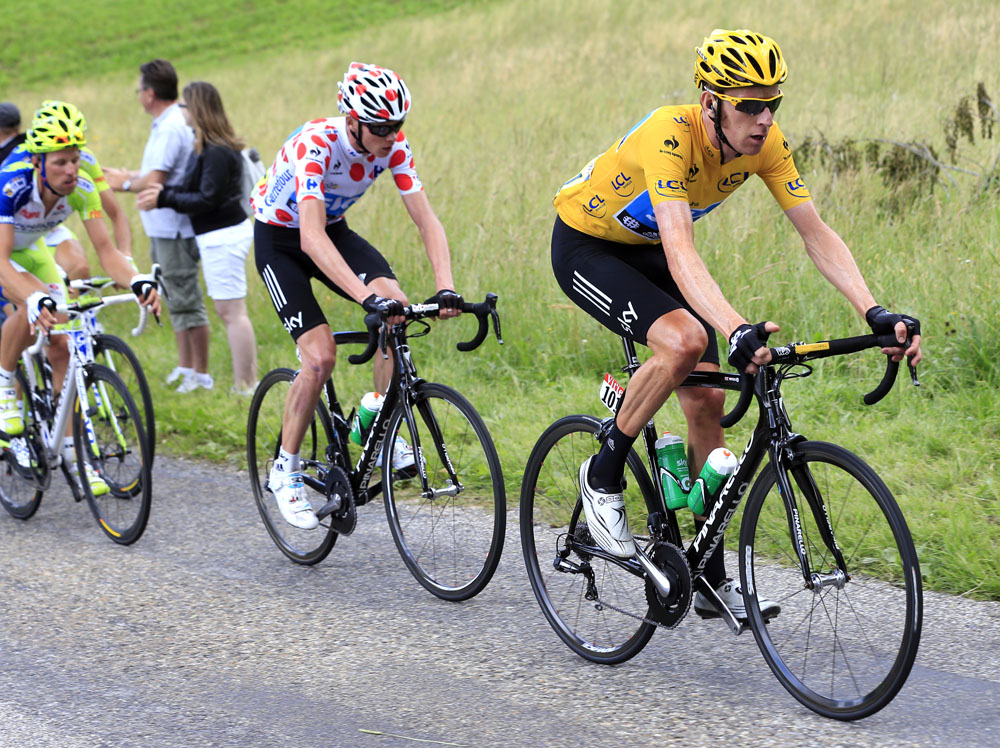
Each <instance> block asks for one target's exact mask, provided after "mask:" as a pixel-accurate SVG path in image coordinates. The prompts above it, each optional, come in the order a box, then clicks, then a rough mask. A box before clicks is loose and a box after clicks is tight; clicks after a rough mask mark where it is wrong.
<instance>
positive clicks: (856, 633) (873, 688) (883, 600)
mask: <svg viewBox="0 0 1000 748" xmlns="http://www.w3.org/2000/svg"><path fill="white" fill-rule="evenodd" d="M794 450H795V459H794V461H793V462H792V464H791V467H790V469H789V470H788V480H789V483H790V485H791V488H792V493H793V494H794V496H793V500H794V505H795V508H796V511H795V512H793V513H789V512H788V511H787V509H786V504H785V501H783V500H782V497H781V495H780V492H779V490H778V488H777V482H776V476H775V470H774V467H773V465H769V466H768V467H767V468H766V469H765V470H764V471H763V472H762V473H761V474H760V476H759V477H758V479H757V481H756V482H755V483H754V486H753V489H752V490H751V492H750V496H749V498H748V499H747V506H746V509H745V511H744V514H743V523H742V528H741V530H740V547H741V551H742V552H741V553H740V578H741V580H742V583H743V589H744V591H745V593H744V595H745V598H746V603H747V610H748V612H749V619H750V627H751V628H752V629H753V632H754V636H755V637H756V639H757V644H758V645H759V646H760V650H761V653H762V654H763V655H764V659H765V660H766V661H767V664H768V665H769V666H770V668H771V670H772V671H773V672H774V674H775V676H777V678H778V680H779V681H780V682H781V684H782V685H783V686H784V687H785V688H786V689H788V691H789V692H790V693H791V694H792V695H793V696H794V697H795V698H796V699H798V700H799V701H800V702H801V703H802V704H804V705H805V706H807V707H809V708H810V709H812V710H813V711H815V712H817V713H819V714H822V715H823V716H825V717H831V718H833V719H841V720H854V719H860V718H862V717H867V716H869V715H871V714H874V713H875V712H877V711H878V710H879V709H882V708H883V707H884V706H885V705H886V704H888V703H889V702H890V701H891V700H892V698H893V697H894V696H895V695H896V694H897V693H898V692H899V689H900V688H901V687H902V686H903V683H904V682H905V681H906V678H907V676H908V675H909V672H910V668H911V667H912V665H913V660H914V658H915V657H916V655H917V647H918V645H919V643H920V628H921V618H922V607H923V596H922V595H923V593H922V586H921V579H920V568H919V565H918V562H917V554H916V551H915V550H914V547H913V541H912V540H911V538H910V533H909V530H908V529H907V527H906V521H905V520H904V519H903V515H902V513H901V512H900V510H899V507H898V506H897V505H896V501H895V499H893V497H892V494H891V493H890V492H889V489H888V488H886V486H885V484H884V483H883V482H882V481H881V480H880V479H879V477H878V476H877V475H876V474H875V472H874V471H873V470H872V469H871V468H870V467H868V465H866V464H865V463H864V462H863V461H862V460H861V459H860V458H858V457H857V456H855V455H854V454H852V453H850V452H848V451H847V450H845V449H843V448H841V447H838V446H836V445H833V444H827V443H825V442H802V443H800V444H796V445H795V446H794ZM825 517H829V526H831V527H832V528H833V534H834V538H835V542H829V541H828V540H825V539H824V537H823V533H822V530H823V529H824V528H825V527H826V525H827V522H826V521H825ZM796 522H797V523H800V524H801V527H802V533H803V537H804V540H805V548H804V550H805V553H806V555H807V557H808V560H809V573H810V575H811V579H812V581H813V583H814V584H813V585H812V586H813V588H812V589H809V588H806V587H805V585H804V580H803V576H802V570H801V567H800V565H799V560H798V556H797V555H796V553H795V551H794V545H793V542H792V538H791V534H790V532H791V531H790V527H792V526H793V523H796ZM835 547H839V551H840V553H841V555H842V558H843V559H844V562H845V566H846V571H847V573H846V575H845V574H843V573H842V571H841V570H840V569H839V565H838V562H837V559H836V553H835V551H834V548H835ZM816 582H822V584H816ZM761 598H769V599H771V600H774V601H776V602H778V603H779V604H780V605H781V612H780V614H779V615H778V616H776V617H774V618H772V619H771V620H770V621H769V622H768V623H767V624H765V623H764V620H763V618H762V617H761V614H760V607H759V605H758V599H761Z"/></svg>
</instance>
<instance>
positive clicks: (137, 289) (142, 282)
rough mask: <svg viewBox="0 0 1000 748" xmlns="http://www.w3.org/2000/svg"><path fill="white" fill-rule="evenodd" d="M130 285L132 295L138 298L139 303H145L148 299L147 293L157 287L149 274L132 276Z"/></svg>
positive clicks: (154, 279)
mask: <svg viewBox="0 0 1000 748" xmlns="http://www.w3.org/2000/svg"><path fill="white" fill-rule="evenodd" d="M130 285H131V286H132V293H134V294H135V295H136V296H137V297H139V300H140V301H145V300H146V299H147V298H148V297H149V292H150V291H151V290H153V289H154V288H158V287H159V284H158V283H157V282H156V278H154V277H153V276H152V274H149V273H136V274H135V275H133V276H132V280H131V281H130Z"/></svg>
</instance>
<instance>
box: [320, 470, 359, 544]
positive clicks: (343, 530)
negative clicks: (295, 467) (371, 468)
mask: <svg viewBox="0 0 1000 748" xmlns="http://www.w3.org/2000/svg"><path fill="white" fill-rule="evenodd" d="M334 494H340V501H341V504H340V509H338V510H337V511H335V512H332V513H331V514H330V526H331V527H332V528H333V529H334V531H335V532H337V533H339V534H340V535H350V534H351V533H352V532H354V527H355V526H356V525H357V522H358V511H357V508H356V507H355V505H354V491H353V489H352V488H351V479H350V478H348V477H347V473H346V472H345V471H344V469H343V468H341V467H338V466H336V465H332V466H330V468H329V472H328V473H327V474H326V495H327V497H331V496H333V495H334Z"/></svg>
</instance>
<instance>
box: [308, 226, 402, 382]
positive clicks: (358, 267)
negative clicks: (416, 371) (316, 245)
mask: <svg viewBox="0 0 1000 748" xmlns="http://www.w3.org/2000/svg"><path fill="white" fill-rule="evenodd" d="M327 234H328V235H329V237H330V240H331V241H332V242H333V244H334V246H335V247H336V248H337V250H338V251H339V252H340V255H341V256H342V257H343V258H344V262H346V263H347V265H348V267H350V268H351V270H353V271H354V273H355V274H356V275H357V276H358V278H360V279H361V281H362V282H363V283H364V284H365V285H366V286H367V287H368V288H369V289H370V290H371V292H372V293H374V294H378V295H379V296H384V297H386V298H390V299H399V300H400V301H402V302H403V303H404V304H408V303H409V301H408V300H407V298H406V294H404V293H403V291H402V289H401V288H400V287H399V282H398V281H397V280H396V276H395V275H394V274H393V272H392V268H391V267H390V266H389V262H388V261H387V260H386V259H385V257H383V256H382V253H381V252H379V251H378V250H377V249H376V248H375V247H373V246H372V245H371V244H370V243H369V242H368V240H367V239H365V238H364V237H363V236H361V235H360V234H358V233H357V232H355V231H352V230H351V229H350V228H349V227H348V225H347V221H346V220H340V221H337V223H334V224H331V225H330V226H328V227H327ZM327 285H328V286H330V288H331V289H332V290H334V291H336V292H337V293H339V294H340V295H341V296H344V294H343V292H341V291H340V289H339V288H337V287H336V286H334V285H332V284H329V283H328V284H327ZM345 298H348V297H346V296H345ZM388 353H389V358H388V359H385V358H382V356H381V355H379V356H375V357H374V364H373V372H372V374H373V381H374V385H375V391H376V392H385V388H386V387H388V386H389V380H390V379H391V378H392V369H393V359H392V352H391V351H390V352H388Z"/></svg>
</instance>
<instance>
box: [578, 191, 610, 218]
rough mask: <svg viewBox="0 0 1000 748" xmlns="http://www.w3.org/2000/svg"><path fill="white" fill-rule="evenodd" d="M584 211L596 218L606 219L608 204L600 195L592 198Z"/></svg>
mask: <svg viewBox="0 0 1000 748" xmlns="http://www.w3.org/2000/svg"><path fill="white" fill-rule="evenodd" d="M583 209H584V210H585V211H587V213H588V214H589V215H592V216H593V217H594V218H604V216H605V215H606V214H607V212H608V206H607V203H605V202H604V198H602V197H601V196H600V195H594V196H593V197H592V198H590V200H588V201H587V203H586V204H585V205H584V206H583Z"/></svg>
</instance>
